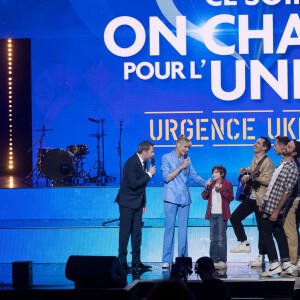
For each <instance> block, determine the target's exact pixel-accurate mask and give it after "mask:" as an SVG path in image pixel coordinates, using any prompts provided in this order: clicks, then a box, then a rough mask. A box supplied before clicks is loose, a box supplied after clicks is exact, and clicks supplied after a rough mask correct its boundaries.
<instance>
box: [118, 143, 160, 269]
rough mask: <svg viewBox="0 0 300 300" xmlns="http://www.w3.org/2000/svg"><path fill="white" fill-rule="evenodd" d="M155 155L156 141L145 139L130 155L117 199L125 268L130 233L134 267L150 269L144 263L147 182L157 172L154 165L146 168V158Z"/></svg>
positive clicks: (121, 247) (120, 249) (121, 252)
mask: <svg viewBox="0 0 300 300" xmlns="http://www.w3.org/2000/svg"><path fill="white" fill-rule="evenodd" d="M153 156H154V151H153V144H152V143H151V142H148V141H144V142H142V143H140V144H139V148H138V152H137V153H135V154H134V155H133V156H132V157H130V158H129V159H128V160H127V161H126V163H125V165H124V168H123V182H122V184H121V187H120V190H119V193H118V195H117V198H116V202H117V203H118V204H119V209H120V232H119V255H118V257H119V259H120V262H121V263H122V265H123V267H124V269H125V270H128V269H130V267H129V266H128V264H127V246H128V241H129V236H130V235H131V246H132V269H133V270H138V269H148V268H151V267H149V266H145V265H144V264H142V263H141V258H140V252H141V241H142V215H143V213H145V212H146V186H147V183H148V181H149V180H150V179H151V177H152V176H153V175H154V174H155V170H156V169H155V166H154V165H151V166H150V168H149V171H148V169H147V161H149V160H151V158H152V157H153Z"/></svg>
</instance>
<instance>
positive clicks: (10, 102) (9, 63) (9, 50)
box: [7, 39, 14, 169]
mask: <svg viewBox="0 0 300 300" xmlns="http://www.w3.org/2000/svg"><path fill="white" fill-rule="evenodd" d="M7 66H8V69H7V71H8V73H7V84H8V126H9V138H8V141H9V142H8V149H9V151H8V154H9V155H8V168H9V169H13V168H14V152H13V42H12V39H8V40H7Z"/></svg>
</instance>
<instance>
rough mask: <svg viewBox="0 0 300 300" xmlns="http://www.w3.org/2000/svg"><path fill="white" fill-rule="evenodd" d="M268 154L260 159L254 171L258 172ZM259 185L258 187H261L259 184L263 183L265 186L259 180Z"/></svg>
mask: <svg viewBox="0 0 300 300" xmlns="http://www.w3.org/2000/svg"><path fill="white" fill-rule="evenodd" d="M267 157H268V156H267V155H265V156H264V157H263V158H262V159H261V160H260V161H259V163H258V164H257V166H256V168H255V169H254V171H253V173H255V172H258V171H259V169H260V167H261V165H262V164H263V162H264V160H265V159H266V158H267ZM257 183H258V184H259V185H258V186H257V188H259V186H260V185H263V186H265V185H264V184H262V183H260V182H257ZM254 189H256V188H254Z"/></svg>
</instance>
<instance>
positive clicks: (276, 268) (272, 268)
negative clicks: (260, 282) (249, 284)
mask: <svg viewBox="0 0 300 300" xmlns="http://www.w3.org/2000/svg"><path fill="white" fill-rule="evenodd" d="M281 272H282V268H281V265H280V262H278V261H277V262H274V263H271V264H270V265H269V267H268V269H267V270H266V271H265V272H262V273H261V274H260V276H262V277H264V276H271V275H274V274H279V273H281Z"/></svg>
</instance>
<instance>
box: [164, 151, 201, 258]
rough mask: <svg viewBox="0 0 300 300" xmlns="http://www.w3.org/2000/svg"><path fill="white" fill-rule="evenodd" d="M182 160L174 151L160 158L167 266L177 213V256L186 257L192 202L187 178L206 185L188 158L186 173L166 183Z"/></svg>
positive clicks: (171, 255) (172, 247) (172, 245)
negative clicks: (163, 182)
mask: <svg viewBox="0 0 300 300" xmlns="http://www.w3.org/2000/svg"><path fill="white" fill-rule="evenodd" d="M183 160H184V158H183V157H180V160H179V159H178V157H177V156H176V154H175V151H174V150H173V151H172V152H171V153H168V154H165V155H164V156H163V157H162V165H161V172H162V176H163V179H164V181H165V184H164V190H163V196H162V200H163V201H164V209H165V234H164V245H163V258H162V261H163V262H164V263H169V264H171V263H172V262H173V254H174V231H175V222H176V215H177V212H178V256H182V255H184V256H185V257H187V256H188V246H187V227H188V217H189V209H190V204H191V202H192V200H191V196H190V192H189V188H188V185H187V178H188V176H189V177H191V178H192V179H193V180H194V181H195V182H196V183H198V184H199V185H201V186H205V184H206V180H204V179H203V178H201V177H200V176H199V175H197V173H196V171H195V170H194V168H193V166H192V163H191V159H190V158H189V157H188V161H189V163H188V166H187V168H186V172H185V171H184V170H181V172H180V173H179V174H178V175H177V176H176V177H175V178H173V179H172V180H170V181H169V182H167V178H168V175H169V174H170V173H171V172H173V171H175V169H177V168H178V167H179V166H180V165H181V163H182V162H183Z"/></svg>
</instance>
